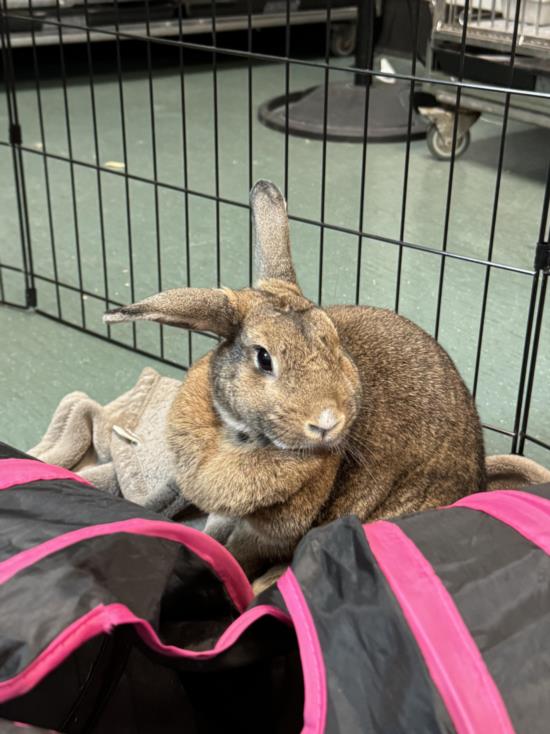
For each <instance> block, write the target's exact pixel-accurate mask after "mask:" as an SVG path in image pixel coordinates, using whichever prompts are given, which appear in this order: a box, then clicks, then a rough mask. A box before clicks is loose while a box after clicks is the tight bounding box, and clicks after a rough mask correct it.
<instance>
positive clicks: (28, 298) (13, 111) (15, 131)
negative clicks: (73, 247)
mask: <svg viewBox="0 0 550 734" xmlns="http://www.w3.org/2000/svg"><path fill="white" fill-rule="evenodd" d="M2 8H3V11H4V13H5V12H6V11H7V0H2ZM0 49H1V52H2V68H3V71H4V80H5V85H6V102H7V107H8V119H9V124H10V142H9V143H7V145H9V146H10V147H11V152H12V165H13V174H14V179H15V181H14V183H15V191H16V200H17V214H18V221H19V235H20V239H21V257H22V261H23V267H24V280H25V289H26V294H25V303H26V305H27V306H29V305H31V304H32V305H36V304H35V300H36V295H35V289H34V267H33V258H32V248H31V231H30V224H29V213H28V205H27V193H26V186H25V167H24V162H23V155H22V147H21V142H22V136H21V126H20V123H19V114H18V109H17V92H16V88H15V79H16V77H15V69H14V65H13V51H12V48H11V39H10V33H9V29H8V28H7V26H6V27H5V28H4V24H3V23H2V24H0ZM14 135H18V137H19V140H18V141H16V140H15V139H14V138H13V136H14Z"/></svg>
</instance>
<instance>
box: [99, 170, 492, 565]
mask: <svg viewBox="0 0 550 734" xmlns="http://www.w3.org/2000/svg"><path fill="white" fill-rule="evenodd" d="M251 204H252V212H253V217H254V228H255V237H256V265H257V269H258V271H259V281H258V283H257V285H256V287H255V288H246V289H243V290H240V291H230V290H227V289H219V290H207V289H193V288H187V289H179V290H175V291H167V292H165V293H163V294H159V295H157V296H153V297H151V298H149V299H146V300H145V301H142V302H140V303H138V304H134V305H132V306H127V307H123V308H122V309H117V310H115V311H113V312H110V313H109V314H108V315H107V317H106V320H108V321H126V320H133V319H137V318H141V319H150V320H155V321H161V322H163V323H169V324H174V325H177V326H183V327H184V328H190V329H196V330H208V331H213V332H214V333H216V334H219V335H220V336H222V337H224V341H222V343H221V344H220V345H219V346H218V347H217V348H216V349H214V350H213V351H212V352H210V353H209V354H208V355H206V356H205V357H204V358H203V359H201V360H199V361H198V362H197V363H196V364H195V365H193V367H191V369H190V370H189V373H188V375H187V378H186V380H185V381H184V383H183V384H182V387H181V389H180V391H179V393H178V395H177V397H176V399H175V401H174V403H173V406H172V409H171V411H170V416H169V421H168V427H167V431H168V440H169V444H170V446H171V448H172V450H173V453H174V457H175V462H176V467H177V477H178V484H179V486H180V487H181V490H182V492H183V493H184V494H185V496H186V497H187V498H188V499H190V500H191V501H192V502H194V503H195V504H196V505H197V506H198V507H199V508H200V509H202V510H203V511H205V512H207V513H210V517H209V521H208V523H207V532H210V533H211V534H212V535H214V536H215V537H217V538H218V539H219V540H220V541H221V542H224V543H225V544H226V546H227V547H228V548H229V550H231V551H232V552H233V553H234V555H235V556H236V557H237V558H238V560H239V561H240V562H241V564H242V565H243V567H244V568H245V570H246V571H247V573H248V574H249V575H250V576H256V575H257V574H258V573H259V572H260V571H261V570H263V568H264V567H266V566H267V565H269V564H271V563H273V562H277V561H285V560H287V559H289V558H290V556H291V554H292V551H293V549H294V548H295V546H296V544H297V543H298V541H299V540H300V538H301V537H302V536H303V535H304V534H305V533H306V532H307V531H308V530H309V529H310V528H311V527H312V526H314V525H317V524H321V523H324V522H328V521H330V520H333V519H335V518H337V517H341V516H342V515H347V514H356V515H357V516H358V517H359V518H360V519H361V520H362V521H365V520H370V519H375V518H382V517H391V516H395V515H400V514H403V513H407V512H413V511H417V510H420V509H424V508H428V507H435V506H439V505H442V504H446V503H449V502H452V501H454V500H456V499H458V498H459V497H461V496H463V495H465V494H468V493H469V492H473V491H479V490H481V489H484V486H485V474H484V451H483V440H482V433H481V427H480V422H479V419H478V416H477V413H476V410H475V407H474V403H473V400H472V398H471V396H470V394H469V393H468V390H467V388H466V387H465V385H464V383H463V381H462V379H461V378H460V376H459V374H458V372H457V370H456V368H455V366H454V365H453V363H452V361H451V360H450V358H449V357H448V355H447V354H446V353H445V351H444V350H443V349H442V348H441V347H440V346H439V345H438V344H437V342H436V341H435V340H434V339H432V337H431V336H429V335H428V334H426V333H425V332H424V331H422V329H420V328H419V327H418V326H416V325H414V324H413V323H411V322H410V321H408V320H407V319H404V318H403V317H401V316H398V315H396V314H394V313H392V312H390V311H386V310H383V309H376V308H370V307H366V306H336V307H332V308H327V309H324V310H323V309H320V308H318V307H316V306H315V305H314V304H313V303H311V302H310V301H308V300H307V299H306V298H305V297H304V296H303V295H302V294H301V292H300V290H299V288H298V286H297V284H296V280H295V275H294V268H293V266H292V260H291V257H290V247H289V237H288V221H287V216H286V209H285V204H284V200H283V198H282V196H281V194H280V192H279V191H278V190H277V189H276V188H275V187H274V186H273V184H270V183H269V182H258V184H256V186H255V187H254V189H253V191H252V193H251ZM261 348H262V349H263V350H265V351H267V353H268V357H269V362H268V366H270V367H271V370H268V371H267V372H266V370H265V369H264V367H265V365H264V367H262V366H261V363H260V356H261V355H260V351H261ZM263 359H264V360H265V357H264V358H263Z"/></svg>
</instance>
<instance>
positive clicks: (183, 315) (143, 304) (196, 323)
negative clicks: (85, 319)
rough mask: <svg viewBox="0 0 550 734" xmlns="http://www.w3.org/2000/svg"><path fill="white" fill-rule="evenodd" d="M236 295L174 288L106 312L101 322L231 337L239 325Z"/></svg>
mask: <svg viewBox="0 0 550 734" xmlns="http://www.w3.org/2000/svg"><path fill="white" fill-rule="evenodd" d="M236 301H237V294H235V293H234V292H233V291H230V290H227V289H211V288H174V289H173V290H169V291H164V292H163V293H157V295H156V296H151V297H150V298H146V299H145V300H143V301H139V302H138V303H133V304H132V305H130V306H122V307H121V308H115V309H113V310H112V311H107V313H106V314H104V316H103V321H105V322H106V323H108V324H112V323H115V322H118V321H136V320H138V319H143V320H146V321H159V322H160V323H161V324H170V325H172V326H179V327H180V328H182V329H191V330H193V331H210V332H212V333H213V334H217V335H218V336H223V337H226V338H227V337H231V336H232V335H233V334H234V333H235V332H236V331H237V329H238V327H239V324H240V320H241V317H240V314H239V311H238V309H237V307H236Z"/></svg>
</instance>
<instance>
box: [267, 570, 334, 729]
mask: <svg viewBox="0 0 550 734" xmlns="http://www.w3.org/2000/svg"><path fill="white" fill-rule="evenodd" d="M277 586H278V587H279V591H280V592H281V594H282V595H283V598H284V600H285V604H286V606H287V608H288V611H289V612H290V616H291V618H292V621H293V623H294V627H295V629H296V635H297V637H298V647H299V649H300V658H301V660H302V669H303V675H304V728H303V729H302V734H323V732H324V730H325V725H326V718H327V680H326V670H325V661H324V659H323V653H322V652H321V645H320V644H319V638H318V637H317V631H316V630H315V624H314V622H313V618H312V616H311V612H310V611H309V607H308V605H307V602H306V600H305V599H304V595H303V594H302V590H301V588H300V585H299V583H298V580H297V579H296V577H295V576H294V573H293V572H292V569H290V568H289V569H288V570H287V571H286V572H285V573H284V575H283V576H282V577H281V578H280V579H279V581H278V582H277Z"/></svg>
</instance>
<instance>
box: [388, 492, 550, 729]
mask: <svg viewBox="0 0 550 734" xmlns="http://www.w3.org/2000/svg"><path fill="white" fill-rule="evenodd" d="M545 491H548V490H545ZM397 524H398V525H399V526H400V527H401V528H402V529H403V531H404V532H405V533H406V534H407V535H408V536H409V537H410V538H411V540H413V542H414V543H415V544H416V545H417V546H418V548H419V549H420V551H421V552H422V553H423V555H424V556H425V557H426V558H427V560H428V561H429V562H430V563H431V565H432V566H433V568H434V570H435V572H436V574H437V575H438V576H439V578H440V579H441V581H442V582H443V584H444V585H445V587H446V589H447V590H448V591H449V593H450V594H451V595H452V597H453V599H454V601H455V603H456V606H457V608H458V610H459V612H460V614H461V616H462V618H463V620H464V622H465V624H466V626H467V627H468V629H469V630H470V632H471V634H472V636H473V638H474V640H475V642H476V644H477V646H478V648H479V649H480V651H481V653H482V655H483V658H484V660H485V662H486V664H487V667H488V669H489V671H490V673H491V675H492V676H493V679H494V680H495V683H496V684H497V686H498V688H499V690H500V692H501V694H502V697H503V699H504V702H505V704H506V707H507V709H508V712H509V714H510V718H511V720H512V723H513V725H514V728H515V730H516V732H518V734H522V733H523V734H547V733H548V731H549V727H550V723H549V722H550V695H549V691H550V557H549V556H548V555H547V554H546V553H544V552H543V551H541V550H540V549H539V548H538V547H536V546H534V545H533V544H532V543H531V542H530V541H528V540H526V539H525V538H524V537H523V536H522V535H520V534H519V533H517V532H516V531H514V530H513V529H512V528H510V527H508V526H507V525H505V524H504V523H501V522H499V521H498V520H495V519H494V518H492V517H490V516H488V515H486V514H485V513H483V512H479V511H477V510H469V509H466V508H455V509H447V510H444V511H441V510H440V511H438V510H434V511H429V512H423V513H421V514H418V515H411V516H409V517H407V518H403V519H401V520H398V521H397Z"/></svg>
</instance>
